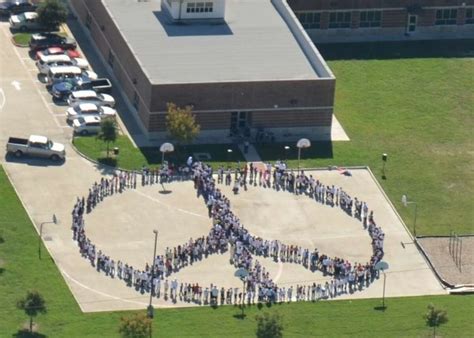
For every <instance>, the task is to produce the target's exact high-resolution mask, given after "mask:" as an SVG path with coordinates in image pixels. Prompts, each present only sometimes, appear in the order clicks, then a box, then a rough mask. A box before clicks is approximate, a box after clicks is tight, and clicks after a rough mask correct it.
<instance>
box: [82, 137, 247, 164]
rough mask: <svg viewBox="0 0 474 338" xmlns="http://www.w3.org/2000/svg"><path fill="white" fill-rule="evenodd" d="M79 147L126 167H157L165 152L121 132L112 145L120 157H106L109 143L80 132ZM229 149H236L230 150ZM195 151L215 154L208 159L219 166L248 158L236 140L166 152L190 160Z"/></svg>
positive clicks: (179, 159) (172, 157) (171, 158)
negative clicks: (139, 143) (137, 143)
mask: <svg viewBox="0 0 474 338" xmlns="http://www.w3.org/2000/svg"><path fill="white" fill-rule="evenodd" d="M74 145H75V146H76V148H77V149H78V150H79V151H80V152H82V153H83V154H85V155H87V156H88V157H90V158H92V159H94V160H96V161H99V162H100V163H103V164H108V165H112V166H118V167H120V168H124V169H129V170H130V169H139V168H141V167H142V166H149V167H156V166H159V165H160V164H161V153H160V150H159V148H158V147H156V148H152V147H145V148H135V147H134V146H133V144H132V142H130V140H129V139H128V137H126V136H123V135H120V136H119V137H118V138H117V141H116V142H114V143H113V144H111V145H110V149H112V148H113V147H118V148H119V149H120V153H119V156H117V157H116V158H107V157H106V146H105V143H104V142H103V141H101V140H98V139H97V138H96V137H94V136H86V137H82V136H78V137H75V138H74ZM228 149H231V150H232V152H231V153H228V151H227V150H228ZM194 153H208V154H209V155H210V156H211V159H210V160H206V163H209V164H211V165H212V166H213V167H215V168H217V167H219V166H220V165H227V164H229V163H232V164H234V163H235V162H236V161H244V160H245V159H244V157H243V156H242V153H241V152H240V150H239V148H238V147H237V146H236V145H232V144H203V145H189V146H186V148H184V147H177V151H175V152H173V153H169V154H167V155H166V157H165V160H169V161H171V162H173V163H186V160H187V156H189V155H190V154H191V155H192V154H194Z"/></svg>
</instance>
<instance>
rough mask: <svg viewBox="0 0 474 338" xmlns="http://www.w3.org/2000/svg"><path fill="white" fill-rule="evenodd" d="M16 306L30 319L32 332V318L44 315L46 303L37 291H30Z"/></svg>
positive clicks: (31, 330)
mask: <svg viewBox="0 0 474 338" xmlns="http://www.w3.org/2000/svg"><path fill="white" fill-rule="evenodd" d="M16 306H17V307H18V308H19V309H21V310H24V311H25V313H26V314H27V315H28V316H29V317H30V332H33V317H36V316H37V315H38V314H39V313H46V303H45V301H44V298H43V296H42V295H40V293H39V292H38V291H35V290H32V291H28V292H27V293H26V297H25V298H22V299H20V300H19V301H18V302H17V304H16Z"/></svg>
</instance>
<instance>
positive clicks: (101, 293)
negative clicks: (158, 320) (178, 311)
mask: <svg viewBox="0 0 474 338" xmlns="http://www.w3.org/2000/svg"><path fill="white" fill-rule="evenodd" d="M61 272H62V273H63V275H64V276H66V277H67V278H68V279H69V280H70V281H72V282H74V283H76V284H77V285H79V286H80V287H82V288H84V289H86V290H89V291H92V292H94V293H96V294H98V295H101V296H104V297H107V298H111V299H114V300H118V301H122V302H126V303H132V304H138V305H142V306H146V305H148V303H144V302H139V301H136V300H130V299H126V298H121V297H117V296H112V295H109V294H108V293H105V292H102V291H98V290H96V289H93V288H90V287H88V286H87V285H84V284H82V283H81V282H79V281H77V280H76V279H74V278H72V277H71V276H69V274H68V273H67V272H66V271H64V270H62V269H61ZM131 289H132V288H131ZM78 303H79V302H78ZM159 307H163V308H174V307H175V306H173V305H162V304H160V305H159Z"/></svg>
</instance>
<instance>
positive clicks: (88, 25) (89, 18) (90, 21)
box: [86, 12, 92, 29]
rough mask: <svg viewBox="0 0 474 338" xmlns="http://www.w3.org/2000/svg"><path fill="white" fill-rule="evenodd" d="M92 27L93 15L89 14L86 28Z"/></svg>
mask: <svg viewBox="0 0 474 338" xmlns="http://www.w3.org/2000/svg"><path fill="white" fill-rule="evenodd" d="M91 25H92V16H91V13H89V12H87V16H86V27H87V28H88V29H91Z"/></svg>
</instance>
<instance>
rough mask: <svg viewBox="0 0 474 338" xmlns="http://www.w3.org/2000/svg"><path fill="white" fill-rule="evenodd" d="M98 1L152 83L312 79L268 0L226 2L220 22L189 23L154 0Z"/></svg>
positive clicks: (307, 64)
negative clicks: (170, 14) (173, 16)
mask: <svg viewBox="0 0 474 338" xmlns="http://www.w3.org/2000/svg"><path fill="white" fill-rule="evenodd" d="M102 1H103V3H104V4H105V6H106V8H107V9H108V11H109V13H110V15H111V16H112V18H113V20H114V21H115V24H116V25H117V27H118V28H119V30H120V32H121V34H122V35H123V37H124V38H125V40H126V41H127V42H128V44H129V46H130V48H131V50H132V52H133V53H134V54H135V56H136V58H137V60H138V62H139V64H140V65H141V67H142V69H143V70H144V72H145V74H146V75H147V76H148V78H149V79H150V81H151V83H153V84H173V83H210V82H236V81H272V80H309V79H317V78H318V74H317V72H316V70H315V69H314V68H313V66H312V65H311V63H310V61H309V60H308V58H307V57H306V56H305V54H304V52H303V50H302V49H301V48H300V46H299V44H298V42H297V40H296V39H295V37H294V36H293V34H292V32H291V31H290V29H289V27H288V26H287V24H286V23H285V21H284V20H283V19H282V17H281V16H280V14H279V13H278V11H277V10H276V8H275V7H274V6H273V4H272V3H271V2H270V0H226V12H225V22H224V23H216V22H214V23H202V22H197V23H192V24H186V23H185V24H175V23H172V22H171V19H170V18H169V17H168V14H167V13H165V12H164V11H163V12H162V10H161V3H160V0H149V1H147V2H138V1H137V0H102ZM117 57H118V58H120V55H117Z"/></svg>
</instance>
